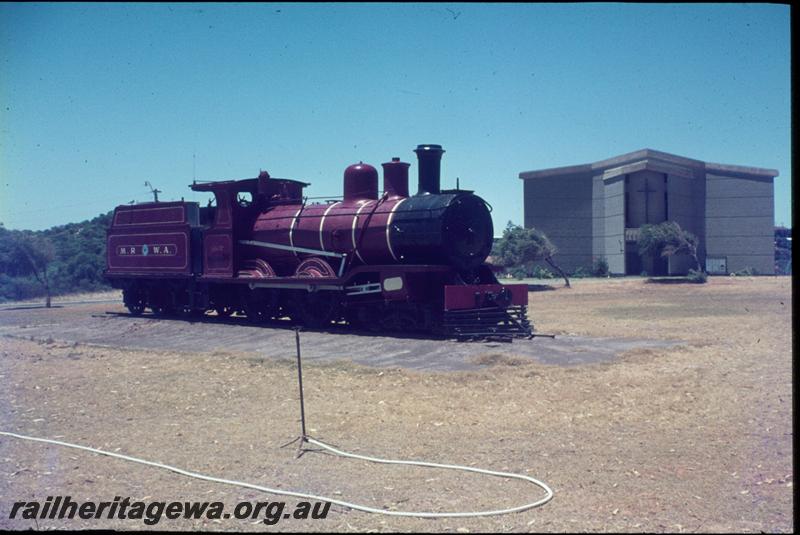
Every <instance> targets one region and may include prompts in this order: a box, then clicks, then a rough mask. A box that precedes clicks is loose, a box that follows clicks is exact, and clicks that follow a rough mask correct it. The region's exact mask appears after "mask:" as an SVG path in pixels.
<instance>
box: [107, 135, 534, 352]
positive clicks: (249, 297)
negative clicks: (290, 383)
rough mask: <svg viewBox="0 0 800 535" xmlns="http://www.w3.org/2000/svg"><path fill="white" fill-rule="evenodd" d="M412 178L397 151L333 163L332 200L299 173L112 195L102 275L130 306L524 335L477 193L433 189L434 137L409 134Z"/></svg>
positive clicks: (437, 157) (525, 325) (522, 317)
mask: <svg viewBox="0 0 800 535" xmlns="http://www.w3.org/2000/svg"><path fill="white" fill-rule="evenodd" d="M414 152H416V154H417V157H418V164H419V191H418V192H417V194H415V195H409V191H408V168H409V165H410V164H408V163H405V162H401V161H400V159H399V158H393V159H392V161H390V162H387V163H384V164H383V173H384V178H383V186H384V187H383V194H382V195H379V194H378V172H377V171H376V170H375V168H374V167H372V166H370V165H367V164H364V163H358V164H355V165H351V166H350V167H348V168H347V169H346V170H345V172H344V196H343V198H342V200H338V201H328V202H326V203H313V204H307V203H306V198H305V197H304V196H303V188H304V187H306V186H308V185H309V184H306V183H304V182H300V181H297V180H290V179H284V178H273V177H270V176H269V174H268V173H267V172H265V171H262V172H261V173H260V174H259V176H258V177H257V178H249V179H244V180H228V181H220V182H208V183H197V182H195V183H194V184H192V186H191V188H192V189H193V190H194V191H200V192H208V193H211V194H213V196H214V198H213V204H212V203H209V206H207V207H202V208H201V207H199V206H198V203H195V202H184V201H181V202H153V203H143V204H136V205H123V206H118V207H117V208H116V209H115V210H114V218H113V220H112V224H111V227H110V228H109V230H108V242H107V246H108V247H107V250H108V252H107V255H108V269H107V271H106V277H107V278H108V279H109V280H110V281H111V283H112V285H113V286H114V287H115V288H120V289H122V290H123V296H124V301H125V305H126V306H127V308H128V309H129V310H130V312H131V313H132V314H141V313H142V312H144V310H145V309H146V308H150V309H152V311H153V312H154V313H155V314H159V315H172V314H184V315H201V314H205V313H206V312H207V311H216V313H217V314H218V315H220V316H229V315H231V314H233V313H237V314H244V315H246V316H247V318H248V319H249V320H250V321H253V322H257V323H258V322H265V321H269V320H274V319H280V318H284V317H287V316H288V317H289V318H291V319H292V320H294V321H296V322H299V323H301V324H304V325H307V326H311V327H321V326H325V325H327V324H331V323H333V322H341V321H342V320H344V321H346V322H347V323H349V324H351V325H353V326H356V327H357V328H361V329H368V330H373V331H384V330H390V331H391V330H393V331H427V332H433V333H443V334H447V335H455V336H464V337H471V336H486V335H493V334H504V335H512V336H514V335H516V336H529V335H531V325H530V323H529V322H528V320H527V317H526V306H527V301H528V292H527V287H526V286H525V285H521V284H509V285H502V284H500V283H499V282H498V281H497V279H496V278H495V276H494V274H493V273H492V270H491V269H490V268H489V266H488V265H487V264H486V263H485V260H486V258H487V256H488V255H489V252H490V250H491V247H492V236H493V229H492V219H491V216H490V213H489V212H490V208H489V206H488V205H487V203H486V202H485V201H484V200H483V199H481V198H480V197H478V196H477V195H474V194H473V192H472V191H467V190H461V189H455V190H441V189H440V161H441V157H442V153H444V151H443V150H442V148H441V146H439V145H419V146H418V147H417V149H416V150H415V151H414Z"/></svg>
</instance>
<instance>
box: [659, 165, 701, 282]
mask: <svg viewBox="0 0 800 535" xmlns="http://www.w3.org/2000/svg"><path fill="white" fill-rule="evenodd" d="M705 189H706V188H705V180H704V179H703V178H698V177H689V176H681V175H677V174H669V175H667V219H668V220H670V221H675V222H676V223H678V224H679V225H680V226H681V228H682V229H684V230H688V231H689V232H691V233H692V234H694V235H695V236H697V238H698V241H699V245H698V247H697V256H698V259H699V260H700V265H701V267H702V265H703V263H704V259H705V246H706V243H705V242H706V236H705V234H706V229H705V221H704V216H703V212H704V210H705V196H706V195H705ZM694 267H695V263H694V260H692V258H691V257H690V256H689V255H677V256H674V257H672V258H670V260H669V273H670V275H685V274H686V273H687V272H688V271H689V269H693V268H694Z"/></svg>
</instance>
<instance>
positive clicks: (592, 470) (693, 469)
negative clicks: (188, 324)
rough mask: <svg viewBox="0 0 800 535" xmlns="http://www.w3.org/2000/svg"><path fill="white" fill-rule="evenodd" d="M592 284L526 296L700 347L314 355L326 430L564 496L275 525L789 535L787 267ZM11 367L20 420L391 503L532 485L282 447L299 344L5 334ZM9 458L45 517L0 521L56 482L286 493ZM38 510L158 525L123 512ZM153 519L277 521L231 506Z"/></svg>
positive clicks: (39, 452)
mask: <svg viewBox="0 0 800 535" xmlns="http://www.w3.org/2000/svg"><path fill="white" fill-rule="evenodd" d="M580 282H581V281H578V283H577V284H575V287H574V288H573V289H571V290H568V289H558V290H557V291H552V292H536V293H532V294H531V316H532V317H533V318H534V320H535V321H536V323H537V328H538V329H539V330H540V331H542V332H560V333H576V334H583V335H591V336H615V337H619V336H631V337H642V338H663V339H680V340H685V341H686V344H684V345H682V346H680V347H678V348H674V349H671V350H663V351H654V350H646V351H637V352H631V353H628V354H626V355H624V356H622V357H621V358H620V359H618V360H616V361H614V362H611V363H604V364H595V365H587V366H580V367H557V366H546V365H542V364H537V363H527V362H525V363H517V362H512V361H513V359H510V360H509V359H505V358H504V359H497V358H494V357H493V356H492V355H486V356H484V357H483V358H484V359H486V363H493V364H496V365H494V366H492V367H491V368H488V369H486V370H484V371H480V372H457V373H455V372H454V373H423V372H413V371H406V370H399V369H389V370H387V369H374V368H367V367H361V366H355V365H351V364H347V363H337V364H325V365H319V364H314V365H304V372H305V373H304V383H305V386H306V403H307V411H308V415H309V427H310V432H311V434H312V435H315V436H318V437H319V438H321V439H322V440H327V441H329V442H332V443H334V444H337V445H338V446H341V447H342V448H344V449H347V450H351V451H358V452H362V453H367V454H373V455H378V456H385V457H394V458H419V459H426V460H431V461H439V462H448V463H461V464H473V465H475V466H480V467H486V468H493V469H499V470H510V471H515V472H521V473H527V474H530V475H532V476H534V477H537V478H540V479H542V480H544V481H546V482H547V483H548V484H550V485H551V486H552V487H553V489H554V490H555V493H556V494H555V498H554V500H553V501H552V502H550V503H549V504H547V505H546V506H544V507H542V508H540V509H535V510H532V511H528V512H524V513H519V514H514V515H506V516H499V517H489V518H483V519H471V520H470V519H464V520H420V519H398V518H391V517H381V516H377V515H368V514H364V513H358V512H353V511H343V510H341V509H336V510H335V511H332V512H331V514H330V515H329V518H328V519H326V520H324V521H305V522H300V521H288V520H287V521H285V522H282V523H279V524H278V525H276V526H274V527H273V528H272V529H281V530H314V531H332V530H336V531H347V530H359V531H366V530H370V529H376V530H382V531H389V530H393V531H411V530H419V531H445V532H448V531H453V532H455V531H464V530H465V529H467V530H470V531H660V532H663V531H670V532H674V531H704V532H708V531H712V532H728V531H734V532H754V531H760V530H763V531H770V532H774V531H780V532H789V531H792V530H793V528H794V524H793V508H792V491H793V488H792V485H793V479H792V411H791V407H792V389H791V289H790V281H789V280H788V279H772V278H753V279H749V280H747V279H736V280H729V279H712V282H711V283H710V284H708V285H702V286H700V285H698V286H682V285H674V286H669V285H663V286H662V285H646V284H644V283H643V282H641V281H623V282H620V283H614V284H608V285H603V284H585V285H584V284H581V283H580ZM698 311H702V314H701V313H699V312H698ZM682 312H685V313H682ZM0 363H1V364H0V381H2V385H3V386H4V388H3V389H2V390H0V407H2V410H1V411H0V428H2V429H6V430H12V431H18V432H21V433H26V434H31V435H36V436H46V437H63V438H62V440H67V441H74V442H78V443H81V444H86V445H91V446H95V447H102V448H104V449H109V450H116V449H117V448H120V451H121V452H124V453H128V454H131V455H138V456H142V457H146V458H149V459H154V460H159V461H162V462H168V463H171V464H176V465H179V466H183V467H186V468H188V469H192V470H197V471H202V472H206V473H210V474H214V475H220V476H224V477H230V478H234V479H243V480H247V481H253V482H258V483H261V484H265V485H277V484H280V485H281V486H282V487H283V488H287V489H300V490H308V491H313V492H317V493H320V494H328V495H334V496H341V497H342V498H343V499H348V500H352V501H358V502H361V503H365V504H370V505H374V506H379V507H380V506H384V507H395V508H401V509H407V510H410V509H428V510H440V511H441V510H465V509H482V508H500V507H505V506H510V505H514V504H518V503H523V502H524V501H528V499H529V498H530V497H532V495H535V493H536V491H535V490H534V491H533V492H531V489H532V488H530V487H527V486H524V485H523V484H521V483H517V482H509V483H507V482H504V481H502V480H498V479H494V478H486V477H480V476H477V475H469V474H455V473H453V474H451V473H447V472H443V471H437V470H433V471H431V470H422V469H415V468H405V467H403V468H400V467H386V466H378V465H374V466H373V465H369V464H366V463H362V462H358V461H351V460H343V459H337V458H332V457H330V456H327V455H322V454H317V453H309V454H306V455H304V456H303V457H302V458H300V459H299V460H295V459H294V451H293V450H292V449H291V448H286V449H279V446H280V445H281V444H283V443H285V442H287V441H289V440H290V439H292V438H294V437H295V436H296V435H297V433H298V427H299V424H298V421H297V392H296V370H295V369H294V368H293V365H292V364H291V362H288V361H283V362H279V363H275V362H273V361H263V360H260V359H253V358H250V357H249V356H247V355H237V354H235V353H213V354H212V353H205V354H197V355H186V354H178V353H156V352H151V351H133V350H113V349H106V348H96V347H88V346H82V345H77V346H76V345H74V344H59V343H36V342H31V341H23V340H15V339H10V338H5V339H0ZM0 460H2V464H1V465H0V527H8V528H13V529H26V528H32V527H36V526H34V525H33V524H32V522H31V521H20V520H14V521H9V520H8V519H7V517H8V511H9V508H10V504H11V503H12V502H13V501H16V500H23V499H33V498H34V497H36V498H39V499H44V497H46V496H48V495H53V494H70V495H72V496H73V498H75V499H88V498H94V499H96V500H110V499H113V497H114V496H132V497H135V498H137V499H142V498H143V497H145V496H150V498H148V500H157V499H163V500H182V501H183V500H210V501H213V500H221V501H224V502H226V503H227V504H228V506H229V507H230V506H232V504H233V503H235V502H236V501H238V500H253V501H255V500H266V499H269V500H274V499H283V498H281V497H277V496H266V495H259V494H257V493H255V492H251V491H247V490H245V489H238V488H234V487H226V486H223V485H216V484H210V483H205V482H200V481H194V480H190V479H187V478H183V477H180V476H177V475H174V474H170V473H167V472H163V471H158V470H156V469H149V468H144V467H140V466H137V465H131V464H127V463H125V462H122V461H118V460H113V459H106V458H97V457H96V456H93V455H91V454H84V453H79V452H74V451H71V450H63V449H59V448H54V447H46V446H43V445H30V444H26V443H20V442H18V441H12V440H7V439H0ZM337 493H340V494H337ZM287 501H288V502H289V503H290V504H291V503H294V501H292V500H287ZM38 527H39V528H40V529H44V528H49V527H69V528H110V529H143V528H147V526H142V525H141V524H140V523H138V522H135V521H127V522H126V521H122V520H118V521H109V520H94V521H80V522H79V521H72V522H67V521H61V522H59V521H45V522H42V521H40V522H39V526H38ZM157 527H161V528H164V529H180V530H185V529H213V530H234V531H261V530H263V529H264V525H263V524H255V525H253V524H250V523H249V522H245V521H236V520H226V521H223V522H221V523H212V522H210V521H205V522H203V521H188V520H180V521H178V520H176V521H163V522H162V523H161V524H160V525H159V526H157Z"/></svg>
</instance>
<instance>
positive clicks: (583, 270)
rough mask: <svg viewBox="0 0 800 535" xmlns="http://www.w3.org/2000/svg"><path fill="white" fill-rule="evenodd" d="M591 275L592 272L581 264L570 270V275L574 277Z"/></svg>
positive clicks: (582, 277) (580, 277) (579, 277)
mask: <svg viewBox="0 0 800 535" xmlns="http://www.w3.org/2000/svg"><path fill="white" fill-rule="evenodd" d="M591 275H592V274H591V273H590V272H589V270H588V269H586V268H585V267H583V266H581V267H579V268H578V269H576V270H575V271H573V272H572V276H573V277H575V278H576V279H584V278H586V277H591Z"/></svg>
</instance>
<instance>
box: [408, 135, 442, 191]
mask: <svg viewBox="0 0 800 535" xmlns="http://www.w3.org/2000/svg"><path fill="white" fill-rule="evenodd" d="M414 152H416V153H417V162H418V169H419V191H418V192H417V195H420V194H424V193H439V192H440V189H441V188H440V181H441V161H442V154H444V150H442V146H441V145H417V148H416V149H414Z"/></svg>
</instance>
